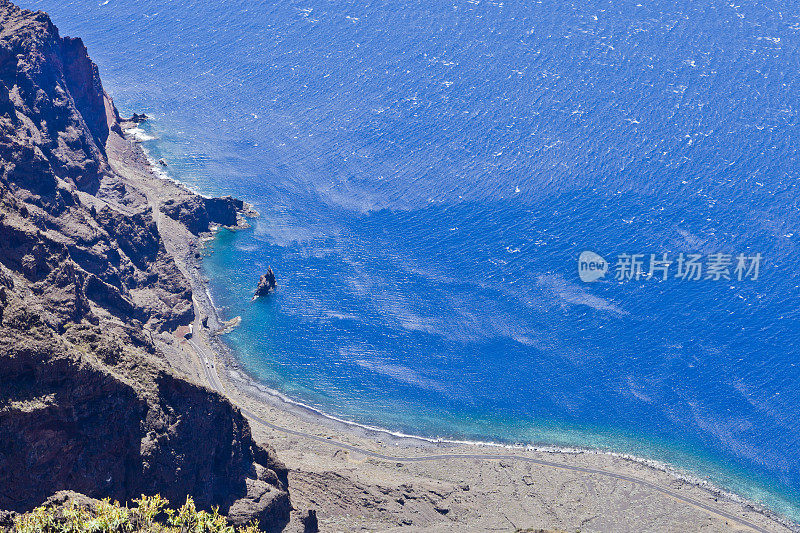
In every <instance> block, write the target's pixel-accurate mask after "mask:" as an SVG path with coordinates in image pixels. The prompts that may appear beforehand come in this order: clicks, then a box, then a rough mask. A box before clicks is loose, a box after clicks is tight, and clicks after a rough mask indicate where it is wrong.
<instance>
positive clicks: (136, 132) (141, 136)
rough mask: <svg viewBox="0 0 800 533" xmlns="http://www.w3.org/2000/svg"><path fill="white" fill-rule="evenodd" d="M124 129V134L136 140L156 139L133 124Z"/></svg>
mask: <svg viewBox="0 0 800 533" xmlns="http://www.w3.org/2000/svg"><path fill="white" fill-rule="evenodd" d="M124 131H125V135H130V136H131V137H133V140H134V141H136V142H145V141H153V140H155V139H157V137H155V136H153V135H149V134H147V133H145V131H144V130H143V129H142V128H140V127H139V126H134V127H133V128H128V129H126V130H124Z"/></svg>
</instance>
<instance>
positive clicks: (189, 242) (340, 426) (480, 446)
mask: <svg viewBox="0 0 800 533" xmlns="http://www.w3.org/2000/svg"><path fill="white" fill-rule="evenodd" d="M123 127H124V126H123ZM126 133H127V132H126ZM131 136H132V137H135V136H134V135H131ZM125 141H126V142H127V143H129V144H130V145H131V146H133V147H137V148H138V151H139V152H140V154H141V155H142V156H143V159H144V161H145V162H146V167H147V168H138V169H136V170H137V171H138V172H140V173H145V174H149V175H150V176H151V177H152V179H156V180H161V181H162V182H163V183H164V186H163V187H159V186H155V187H151V188H153V189H154V190H155V196H157V197H159V196H160V198H165V197H168V196H169V191H168V189H170V188H172V187H175V188H180V189H182V190H183V191H186V192H191V193H192V194H197V193H194V192H192V191H191V189H189V188H188V187H187V186H185V185H184V184H182V183H181V182H179V181H177V180H175V179H173V178H172V177H170V176H169V175H168V174H167V173H166V172H164V171H163V170H162V169H160V168H158V167H157V166H156V165H155V163H154V161H153V160H152V158H151V157H150V156H149V154H148V153H147V151H146V149H145V148H144V146H142V144H141V140H136V139H135V138H134V139H133V140H132V139H130V138H128V137H127V136H126V138H125ZM134 149H135V150H136V148H134ZM134 159H136V157H135V155H134ZM140 161H141V160H140ZM164 189H167V190H166V191H165V190H164ZM160 218H161V219H163V218H164V217H160ZM167 223H168V222H167ZM244 227H246V225H241V221H240V225H237V227H235V228H233V229H243V228H244ZM216 229H217V228H215V229H214V230H212V232H211V234H205V235H201V236H200V237H198V238H192V237H191V236H187V233H188V231H186V232H183V234H180V232H174V231H165V232H162V235H163V236H164V239H165V241H170V242H169V243H166V242H165V245H166V244H169V245H170V246H168V249H170V248H171V249H170V251H171V252H172V255H173V256H175V259H176V262H177V263H178V266H179V268H181V270H182V271H183V272H184V274H185V275H186V277H187V279H188V280H189V281H190V283H191V285H192V288H193V293H194V297H193V299H194V305H195V309H196V313H195V315H196V317H195V322H194V328H195V332H196V333H195V334H194V336H193V339H192V341H194V342H193V343H192V344H194V343H196V342H199V343H200V344H201V345H202V347H203V348H205V349H207V350H208V352H209V353H210V354H212V355H211V357H213V359H214V360H215V361H216V363H212V364H211V370H213V371H214V373H215V374H221V375H220V376H219V377H220V379H221V383H222V386H223V388H224V390H223V391H221V392H223V393H224V396H226V397H227V398H228V399H229V400H230V401H231V402H232V403H234V405H237V406H238V407H240V408H242V406H243V405H244V406H246V411H249V412H250V413H249V414H253V413H256V416H259V415H260V416H262V417H263V418H267V419H269V420H275V419H276V418H277V422H276V423H275V424H274V425H273V426H274V427H280V426H279V423H280V422H282V421H283V422H284V423H283V426H284V428H283V429H284V430H285V429H286V426H288V427H292V428H295V427H298V426H299V427H302V428H307V429H310V430H311V431H310V432H308V433H307V434H309V435H311V434H313V435H318V436H321V437H320V438H323V439H324V440H327V441H329V444H333V443H335V442H336V443H339V444H344V445H345V446H347V447H351V448H352V447H356V448H358V447H364V449H363V453H364V454H365V455H370V454H374V451H373V450H374V449H375V447H377V448H378V449H383V448H385V447H388V446H391V447H392V453H393V454H394V453H396V452H400V451H402V454H401V455H403V457H401V456H396V455H393V456H392V457H393V458H394V459H409V460H412V461H413V460H415V458H414V456H413V455H408V457H405V455H406V454H409V453H412V452H413V453H415V454H419V453H420V452H421V451H424V452H431V451H439V452H448V453H449V452H463V451H464V450H466V451H475V450H478V451H484V452H485V451H486V450H503V451H504V452H508V454H509V455H504V456H502V457H503V458H505V459H506V460H508V459H511V460H513V458H522V457H523V456H526V457H527V456H533V455H535V456H537V457H547V458H548V459H547V460H542V462H545V463H546V462H548V461H552V460H553V459H556V460H558V462H562V461H563V462H564V464H565V465H566V463H568V462H570V461H572V462H576V461H577V460H580V461H583V462H586V461H587V458H601V459H602V460H600V461H598V462H600V463H608V462H612V463H613V462H614V461H622V462H623V463H624V464H625V465H626V466H627V467H629V468H632V469H633V470H634V471H635V473H636V474H637V475H638V476H639V477H645V478H646V477H648V476H649V477H662V476H666V477H668V478H669V479H670V480H672V482H678V483H679V484H680V485H681V487H682V488H685V487H686V486H689V487H693V489H694V491H695V492H697V491H700V492H701V494H705V495H706V496H707V499H708V500H711V501H712V502H713V503H714V504H722V505H721V507H722V506H724V505H727V506H728V507H734V508H735V507H739V508H740V509H739V510H740V511H743V512H744V514H745V515H754V516H755V522H756V523H757V524H758V523H759V522H763V521H764V520H766V521H767V522H766V524H762V526H763V527H767V528H769V529H756V530H759V531H785V530H790V531H800V524H797V523H795V522H793V521H791V520H790V519H788V518H786V517H783V516H781V515H779V514H778V513H776V512H775V511H772V510H771V509H769V508H767V507H764V506H763V505H761V504H758V503H755V502H751V501H749V500H747V499H746V498H744V497H742V496H739V495H738V494H735V493H733V492H730V491H727V490H725V489H722V488H719V487H716V486H715V485H713V484H712V483H710V482H707V481H704V480H702V479H699V478H697V477H694V476H691V475H690V474H687V473H684V472H681V471H680V468H678V467H676V466H673V465H670V464H667V463H662V462H659V461H654V460H651V459H646V458H642V457H636V456H632V455H630V454H623V453H618V452H613V451H605V450H599V449H593V448H588V447H587V448H581V447H559V446H546V445H545V446H534V445H527V446H526V445H513V444H503V443H496V442H481V441H460V440H450V439H441V438H440V439H436V438H429V437H424V436H418V435H410V434H405V433H402V432H396V431H391V430H389V429H384V428H379V427H374V426H368V425H363V424H359V423H356V422H352V421H349V420H345V419H341V418H339V417H336V416H333V415H330V414H327V413H325V412H323V411H321V410H319V409H316V408H314V407H311V406H308V405H306V404H303V403H302V402H298V401H295V400H293V399H291V398H289V397H287V396H285V395H284V394H282V393H281V392H280V391H277V390H273V389H271V388H269V387H266V386H265V385H263V384H261V383H259V382H258V380H256V379H255V378H254V377H253V376H251V375H250V374H249V373H248V372H247V370H246V369H245V368H244V367H243V365H242V364H241V363H240V362H239V361H238V359H237V358H236V356H235V355H234V354H233V352H232V350H231V349H230V348H229V347H228V346H227V345H226V344H225V343H224V341H223V340H222V339H221V338H220V334H219V333H218V332H220V331H224V328H225V326H226V324H227V323H226V322H224V321H222V320H221V318H220V316H219V310H218V309H217V308H216V306H215V305H214V303H213V300H212V296H211V293H210V290H209V286H208V282H209V281H208V280H207V279H206V278H204V276H203V274H202V268H201V263H202V250H203V248H204V246H205V242H207V241H208V240H210V239H212V238H213V235H214V231H216ZM181 239H186V240H185V241H184V242H183V243H181V242H180V240H181ZM203 318H207V319H208V324H209V327H208V328H207V329H206V328H203V327H202V321H203ZM167 344H173V343H172V342H167ZM189 344H190V343H189V342H187V341H184V340H183V339H180V340H178V345H179V346H181V347H182V349H183V350H184V352H185V351H187V346H189ZM188 351H190V352H193V351H195V350H192V349H191V348H189V350H188ZM197 356H200V354H199V353H196V354H194V356H192V354H185V353H184V357H177V358H176V359H175V361H171V364H172V363H176V364H175V366H176V367H177V368H179V369H180V370H181V371H182V372H184V373H186V374H189V375H191V376H192V377H193V378H195V380H196V381H199V382H200V383H202V384H204V385H206V386H209V385H211V388H212V389H213V388H214V386H213V383H209V382H208V381H209V380H208V379H207V377H206V376H205V375H204V373H205V369H203V368H202V367H203V363H202V361H199V365H198V364H197V363H198V361H197V360H196V359H197ZM187 363H191V364H188V365H187ZM198 366H199V367H200V368H199V369H198ZM219 368H222V372H217V371H218V370H219ZM264 412H268V413H269V416H264V415H263V414H262V413H264ZM277 412H280V413H281V414H276V413H277ZM246 414H247V413H246ZM252 425H253V424H252V423H251V426H252ZM274 427H273V431H279V430H275V429H274ZM288 431H294V430H288ZM253 433H254V436H256V435H255V434H256V428H255V427H253ZM294 433H296V434H304V433H303V432H301V431H294ZM331 433H332V434H333V436H331ZM295 436H296V435H295ZM334 439H336V440H334ZM273 440H274V437H273V438H269V439H267V442H272V441H273ZM323 444H324V443H323ZM331 447H334V448H335V447H336V446H331ZM351 451H353V450H351ZM336 453H338V452H336ZM336 453H334V455H335V454H336ZM354 453H358V452H357V451H356V452H354ZM279 455H280V456H281V458H283V456H284V455H285V454H283V453H279ZM378 455H380V454H378ZM463 455H464V456H465V457H467V456H469V455H470V454H463ZM471 455H486V456H487V457H486V458H485V459H483V460H485V461H488V460H500V458H501V456H500V455H495V459H489V458H488V455H489V454H485V453H484V454H471ZM387 457H388V456H387ZM590 462H591V461H590ZM290 468H291V466H290ZM581 468H584V469H587V468H586V467H581ZM588 470H591V469H588ZM595 470H596V469H595ZM621 470H625V468H621ZM594 473H596V472H594ZM609 474H611V475H614V472H609ZM634 477H636V476H634ZM639 481H640V482H641V483H642V484H644V485H645V486H646V485H648V484H650V485H652V484H653V482H651V481H650V480H648V479H640V480H639ZM658 482H661V483H663V482H664V480H663V479H658V480H657V482H656V483H658ZM668 483H671V482H668ZM667 492H670V491H667ZM720 500H722V501H721V502H720ZM711 512H712V513H713V512H714V511H711ZM719 512H722V513H723V514H722V515H721V516H723V517H724V516H725V514H724V513H725V511H724V510H723V509H720V511H719ZM737 514H741V513H737ZM759 518H760V519H759ZM734 520H737V519H736V518H735V517H734ZM742 520H743V523H744V525H745V527H746V526H747V525H749V524H748V522H752V521H753V520H754V518H753V516H749V517H748V518H743V519H742ZM775 526H777V528H776V527H775ZM751 529H752V528H751Z"/></svg>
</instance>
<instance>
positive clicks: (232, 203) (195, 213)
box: [161, 194, 244, 235]
mask: <svg viewBox="0 0 800 533" xmlns="http://www.w3.org/2000/svg"><path fill="white" fill-rule="evenodd" d="M243 210H244V202H242V201H241V200H238V199H236V198H231V197H230V196H224V197H222V198H204V197H202V196H198V195H196V194H191V195H187V196H186V197H182V198H176V199H170V200H167V201H166V202H164V204H163V205H162V206H161V211H162V212H163V213H164V214H165V215H167V216H168V217H170V218H172V219H175V220H177V221H178V222H181V223H182V224H183V225H184V226H186V227H187V228H189V231H191V232H192V233H194V234H195V235H199V234H201V233H206V232H208V231H210V229H211V224H219V225H221V226H236V225H237V223H238V221H239V213H240V212H242V211H243Z"/></svg>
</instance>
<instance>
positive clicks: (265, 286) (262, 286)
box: [253, 267, 278, 299]
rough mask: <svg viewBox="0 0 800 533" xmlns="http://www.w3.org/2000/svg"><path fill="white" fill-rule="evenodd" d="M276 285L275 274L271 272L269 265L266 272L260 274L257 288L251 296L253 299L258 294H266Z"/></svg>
mask: <svg viewBox="0 0 800 533" xmlns="http://www.w3.org/2000/svg"><path fill="white" fill-rule="evenodd" d="M277 286H278V285H277V284H276V283H275V274H274V273H273V272H272V267H269V269H268V270H267V273H266V274H264V275H262V276H261V279H260V280H258V288H257V289H256V295H255V296H254V297H253V298H254V299H255V298H258V297H259V296H266V295H267V294H269V293H271V292H272V291H274V290H275V289H276V288H277Z"/></svg>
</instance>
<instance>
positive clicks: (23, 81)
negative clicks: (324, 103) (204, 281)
mask: <svg viewBox="0 0 800 533" xmlns="http://www.w3.org/2000/svg"><path fill="white" fill-rule="evenodd" d="M122 136H123V133H122V129H121V128H120V118H119V115H118V114H117V112H116V109H115V108H114V107H113V103H112V102H111V100H110V99H109V98H108V96H107V95H106V94H105V93H104V91H103V87H102V84H101V82H100V78H99V75H98V69H97V67H96V66H95V65H94V63H92V61H91V60H90V59H89V56H88V55H87V51H86V48H85V47H84V45H83V43H82V42H81V40H80V39H73V38H69V37H61V36H60V35H59V33H58V30H57V28H56V27H55V26H54V25H53V23H52V22H51V21H50V19H49V18H48V16H47V15H46V14H44V13H41V12H39V13H33V12H30V11H25V10H21V9H19V8H17V7H16V6H14V5H13V4H11V3H9V2H7V1H6V0H0V509H6V510H10V511H17V512H19V511H25V510H28V509H31V508H32V507H34V506H36V505H38V504H40V503H41V502H43V501H44V500H46V499H47V498H48V497H50V496H51V495H52V494H53V493H55V492H57V491H60V490H73V491H76V492H79V493H82V494H85V495H87V496H89V497H93V498H95V497H96V498H99V497H107V496H108V497H112V498H115V499H119V500H123V501H124V500H128V499H130V498H133V497H137V496H139V495H140V494H142V493H145V494H153V493H160V494H162V495H163V496H164V497H166V498H168V499H170V500H172V501H174V502H176V503H179V502H181V501H183V499H185V497H186V496H187V495H191V496H193V497H194V499H195V501H196V502H197V503H198V505H199V506H203V507H211V506H217V505H218V506H220V508H221V511H222V512H223V513H230V516H231V517H232V518H233V519H235V520H236V521H238V522H247V521H249V520H251V519H257V520H258V521H259V522H260V523H261V526H262V527H264V528H266V529H270V530H278V529H281V528H282V527H283V526H284V525H285V524H286V522H287V521H288V519H289V512H290V509H291V505H290V502H289V497H288V488H287V471H286V469H285V467H284V466H283V465H282V464H281V463H280V462H279V461H278V460H277V459H276V457H275V455H274V452H273V451H272V450H270V449H269V448H268V447H265V446H263V445H259V444H257V443H256V442H255V441H254V440H253V438H252V437H251V433H250V427H249V425H248V423H247V421H246V420H245V419H244V417H243V416H242V415H241V413H240V412H239V410H238V409H236V408H235V407H233V406H232V405H231V404H230V402H229V401H228V400H226V399H225V398H223V397H222V396H220V395H218V394H216V393H214V392H212V391H210V390H208V389H207V388H204V387H202V386H199V385H197V384H194V383H191V382H189V381H186V380H184V379H183V377H181V375H180V374H179V373H177V372H176V371H174V370H172V369H171V368H170V364H169V363H168V361H167V360H166V357H165V355H164V353H163V346H162V342H161V341H160V340H159V338H161V337H163V335H164V334H165V332H167V333H168V332H172V331H174V330H175V329H176V328H178V327H179V326H184V325H187V324H190V323H191V322H192V321H193V320H194V319H195V311H194V306H193V302H192V289H191V286H190V284H189V283H188V281H187V279H186V278H185V276H184V274H183V273H182V272H181V271H180V270H179V268H178V267H177V266H176V263H175V260H174V258H173V256H172V255H171V254H170V253H168V251H167V249H166V248H165V246H164V241H163V238H162V235H161V233H160V232H159V227H158V225H157V220H158V218H159V217H160V216H161V214H162V213H163V214H164V215H166V216H167V217H170V218H171V219H174V220H177V221H180V222H182V223H183V224H185V225H186V227H187V228H189V230H190V231H191V232H193V233H194V234H200V233H202V232H206V231H208V230H209V228H210V226H211V225H213V224H224V225H235V224H236V223H237V217H238V216H239V212H241V211H242V210H243V209H244V205H243V204H242V203H241V202H238V201H236V200H233V199H230V198H221V199H219V198H217V199H208V198H203V197H200V196H197V195H194V194H191V193H189V192H188V191H185V190H183V189H179V188H178V187H174V190H175V191H176V192H175V194H174V197H172V198H167V199H164V200H163V201H159V202H155V203H154V201H153V198H152V197H148V196H147V194H145V192H143V191H142V190H141V188H140V187H138V185H137V184H136V183H135V182H133V181H131V180H130V179H127V178H126V177H124V176H122V175H120V174H119V173H118V172H116V171H115V170H114V169H112V165H111V164H110V163H109V160H108V157H107V155H106V150H107V145H108V144H109V142H110V141H111V140H114V141H115V142H117V143H119V142H121V139H122Z"/></svg>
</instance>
